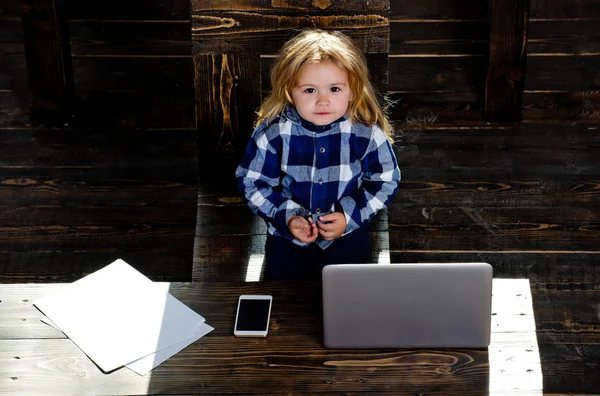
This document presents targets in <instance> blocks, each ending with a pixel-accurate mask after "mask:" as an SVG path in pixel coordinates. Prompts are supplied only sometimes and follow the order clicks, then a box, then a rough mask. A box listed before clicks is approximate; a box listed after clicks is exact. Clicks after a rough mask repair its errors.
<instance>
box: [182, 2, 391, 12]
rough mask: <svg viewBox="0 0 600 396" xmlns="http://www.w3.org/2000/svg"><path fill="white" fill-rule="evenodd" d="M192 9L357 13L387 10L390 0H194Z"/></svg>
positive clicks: (198, 10) (197, 10) (196, 10)
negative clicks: (350, 11) (342, 0)
mask: <svg viewBox="0 0 600 396" xmlns="http://www.w3.org/2000/svg"><path fill="white" fill-rule="evenodd" d="M191 3H192V11H193V12H200V11H252V12H264V11H283V12H285V11H297V12H307V13H309V12H310V13H314V12H323V11H331V12H346V11H348V10H355V12H357V13H360V12H362V13H366V12H371V11H373V10H377V11H387V10H388V9H389V1H388V0H374V1H364V0H350V1H346V2H344V3H338V2H331V1H313V0H277V1H271V0H234V1H227V2H223V1H221V0H192V2H191Z"/></svg>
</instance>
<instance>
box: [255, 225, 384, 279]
mask: <svg viewBox="0 0 600 396" xmlns="http://www.w3.org/2000/svg"><path fill="white" fill-rule="evenodd" d="M371 256H372V253H371V234H370V232H369V227H368V226H365V227H361V228H359V229H357V230H354V231H352V232H351V233H350V234H348V235H345V236H343V237H341V238H338V239H336V240H335V241H333V243H332V244H331V245H329V247H328V248H327V249H325V250H323V249H321V248H320V247H319V246H317V245H316V244H314V243H311V244H310V245H308V246H306V247H302V246H298V245H295V244H294V243H293V242H292V241H290V240H288V239H286V238H282V237H277V236H273V235H271V234H267V243H266V245H265V271H264V277H263V279H264V280H320V279H321V270H322V269H323V267H324V266H326V265H329V264H360V263H369V262H371V260H372V259H371Z"/></svg>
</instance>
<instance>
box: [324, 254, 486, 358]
mask: <svg viewBox="0 0 600 396" xmlns="http://www.w3.org/2000/svg"><path fill="white" fill-rule="evenodd" d="M491 306H492V266H491V265H490V264H488V263H443V264H433V263H431V264H430V263H427V264H422V263H421V264H413V263H410V264H337V265H328V266H326V267H325V268H323V335H324V344H325V347H326V348H342V349H343V348H354V349H363V348H487V347H488V346H489V344H490V327H491Z"/></svg>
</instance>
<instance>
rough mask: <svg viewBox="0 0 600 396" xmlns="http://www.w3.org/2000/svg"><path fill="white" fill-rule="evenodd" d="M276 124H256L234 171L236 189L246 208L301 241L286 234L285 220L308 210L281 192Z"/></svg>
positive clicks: (277, 126)
mask: <svg viewBox="0 0 600 396" xmlns="http://www.w3.org/2000/svg"><path fill="white" fill-rule="evenodd" d="M279 127H280V124H279V123H277V122H275V123H273V124H272V125H264V124H263V125H260V126H259V127H257V128H256V130H255V131H254V132H253V134H252V137H251V138H250V141H249V142H248V146H247V148H246V152H245V153H244V156H243V158H242V160H241V162H240V165H239V166H238V167H237V169H236V172H235V175H236V179H237V183H238V189H239V190H240V191H241V192H243V194H244V196H245V198H246V200H247V202H248V206H249V207H250V209H252V211H253V212H254V213H256V214H258V215H259V216H260V217H262V218H263V219H265V220H266V221H267V222H269V223H271V224H272V225H273V226H274V227H275V229H276V230H277V231H278V232H279V233H280V234H281V235H282V236H284V237H286V238H288V239H291V240H293V241H296V242H298V243H300V244H302V243H301V242H300V241H297V240H295V238H294V237H293V236H292V234H290V232H289V231H288V227H287V224H288V221H289V219H290V218H291V217H292V216H293V215H298V216H303V217H305V216H307V215H308V214H309V211H308V210H306V209H305V208H303V207H302V206H300V205H299V204H298V203H296V202H294V201H293V200H291V199H289V198H287V197H286V196H284V195H283V194H282V186H281V178H282V176H283V175H282V171H281V155H282V150H281V147H282V138H281V136H280V134H279V131H278V129H279Z"/></svg>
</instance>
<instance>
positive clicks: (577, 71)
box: [525, 55, 600, 92]
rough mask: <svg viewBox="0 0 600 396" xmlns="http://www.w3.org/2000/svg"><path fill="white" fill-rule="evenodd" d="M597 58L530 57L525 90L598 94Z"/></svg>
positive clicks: (599, 86)
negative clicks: (593, 92)
mask: <svg viewBox="0 0 600 396" xmlns="http://www.w3.org/2000/svg"><path fill="white" fill-rule="evenodd" d="M598 70H600V55H589V56H588V55H583V56H529V57H528V58H527V71H528V74H527V80H526V83H525V89H527V90H530V91H536V90H553V91H569V92H573V91H597V90H598V89H599V88H600V77H599V76H598Z"/></svg>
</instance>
